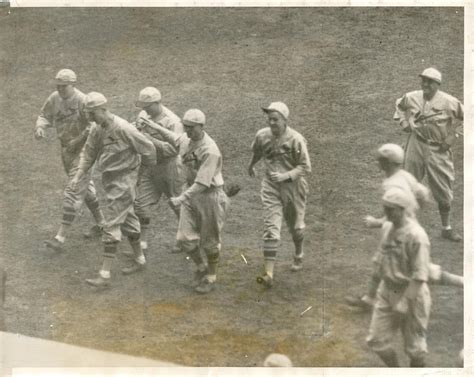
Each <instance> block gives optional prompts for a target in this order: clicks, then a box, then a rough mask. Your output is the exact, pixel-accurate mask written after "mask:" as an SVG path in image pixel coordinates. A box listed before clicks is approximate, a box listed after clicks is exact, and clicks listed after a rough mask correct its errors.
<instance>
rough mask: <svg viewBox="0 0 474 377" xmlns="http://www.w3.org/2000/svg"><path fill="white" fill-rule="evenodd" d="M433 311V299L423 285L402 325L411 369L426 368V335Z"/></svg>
mask: <svg viewBox="0 0 474 377" xmlns="http://www.w3.org/2000/svg"><path fill="white" fill-rule="evenodd" d="M430 309H431V297H430V292H429V288H428V285H427V284H423V286H422V287H421V289H420V293H419V295H418V297H417V298H416V299H414V300H413V302H412V305H409V309H408V312H407V314H406V316H405V319H404V321H403V323H402V335H403V342H404V346H405V353H406V354H407V355H408V357H409V358H410V367H424V366H425V356H426V354H427V353H428V347H427V344H426V333H427V328H428V320H429V316H430Z"/></svg>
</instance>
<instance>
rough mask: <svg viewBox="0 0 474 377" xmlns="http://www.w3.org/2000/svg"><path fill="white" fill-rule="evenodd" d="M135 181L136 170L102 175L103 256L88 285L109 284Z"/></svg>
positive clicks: (132, 196)
mask: <svg viewBox="0 0 474 377" xmlns="http://www.w3.org/2000/svg"><path fill="white" fill-rule="evenodd" d="M136 182H137V174H136V172H135V173H132V174H130V175H129V176H125V177H115V176H114V175H113V174H111V175H106V174H103V175H102V184H103V187H104V190H105V194H106V198H107V205H106V206H105V207H104V215H105V219H106V223H105V226H104V228H103V231H102V242H103V243H104V254H103V257H104V258H103V260H102V267H101V269H100V271H99V276H98V277H97V278H95V279H87V280H86V282H87V283H88V284H90V285H93V286H97V287H102V286H108V285H109V281H110V269H111V266H112V263H113V260H114V258H115V255H116V254H117V247H118V244H119V242H120V241H121V239H122V231H121V226H122V224H124V223H125V221H126V219H127V217H128V215H129V212H130V209H131V208H133V201H134V199H135V194H134V193H135V186H136ZM137 222H138V221H137Z"/></svg>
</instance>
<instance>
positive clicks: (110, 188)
mask: <svg viewBox="0 0 474 377" xmlns="http://www.w3.org/2000/svg"><path fill="white" fill-rule="evenodd" d="M137 179H138V167H137V168H135V169H134V170H131V171H130V170H128V171H125V172H119V173H116V172H106V173H103V174H102V184H103V186H104V190H105V194H106V198H107V204H106V206H105V208H104V217H105V220H106V224H105V226H104V229H103V235H102V241H103V242H104V243H106V244H108V243H114V242H120V241H121V239H122V233H123V234H125V235H126V236H128V237H136V236H137V235H139V234H140V222H139V220H138V216H137V215H136V214H135V211H134V208H133V203H134V201H135V198H136V184H137Z"/></svg>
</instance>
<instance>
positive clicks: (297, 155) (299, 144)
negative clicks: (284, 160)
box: [270, 140, 311, 182]
mask: <svg viewBox="0 0 474 377" xmlns="http://www.w3.org/2000/svg"><path fill="white" fill-rule="evenodd" d="M291 153H292V156H293V159H294V161H295V162H296V166H295V167H294V168H293V169H291V170H289V171H287V172H285V173H278V172H272V173H270V179H271V180H272V181H274V182H284V181H295V180H296V179H298V178H300V177H304V176H305V175H307V174H309V173H310V172H311V162H310V160H309V153H308V148H307V146H306V140H297V141H295V142H294V144H293V146H292V150H291Z"/></svg>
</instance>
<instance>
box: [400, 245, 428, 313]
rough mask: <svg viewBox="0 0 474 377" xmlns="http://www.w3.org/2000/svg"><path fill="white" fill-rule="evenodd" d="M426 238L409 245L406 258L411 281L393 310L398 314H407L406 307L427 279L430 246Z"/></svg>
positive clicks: (416, 295)
mask: <svg viewBox="0 0 474 377" xmlns="http://www.w3.org/2000/svg"><path fill="white" fill-rule="evenodd" d="M427 238H428V237H427V236H424V237H423V238H422V239H419V240H415V241H414V242H412V244H411V247H410V249H411V250H410V251H409V256H408V257H409V264H410V269H411V279H410V282H409V284H408V287H407V288H406V289H405V292H404V293H403V295H402V297H401V298H400V301H399V302H398V304H397V305H396V307H395V310H396V311H398V312H400V313H406V312H407V310H408V306H409V305H410V304H411V303H412V302H413V301H414V300H415V299H416V298H417V297H418V295H419V293H420V290H421V287H422V286H423V284H424V283H426V282H427V281H428V279H429V264H430V244H429V241H428V239H427Z"/></svg>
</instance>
